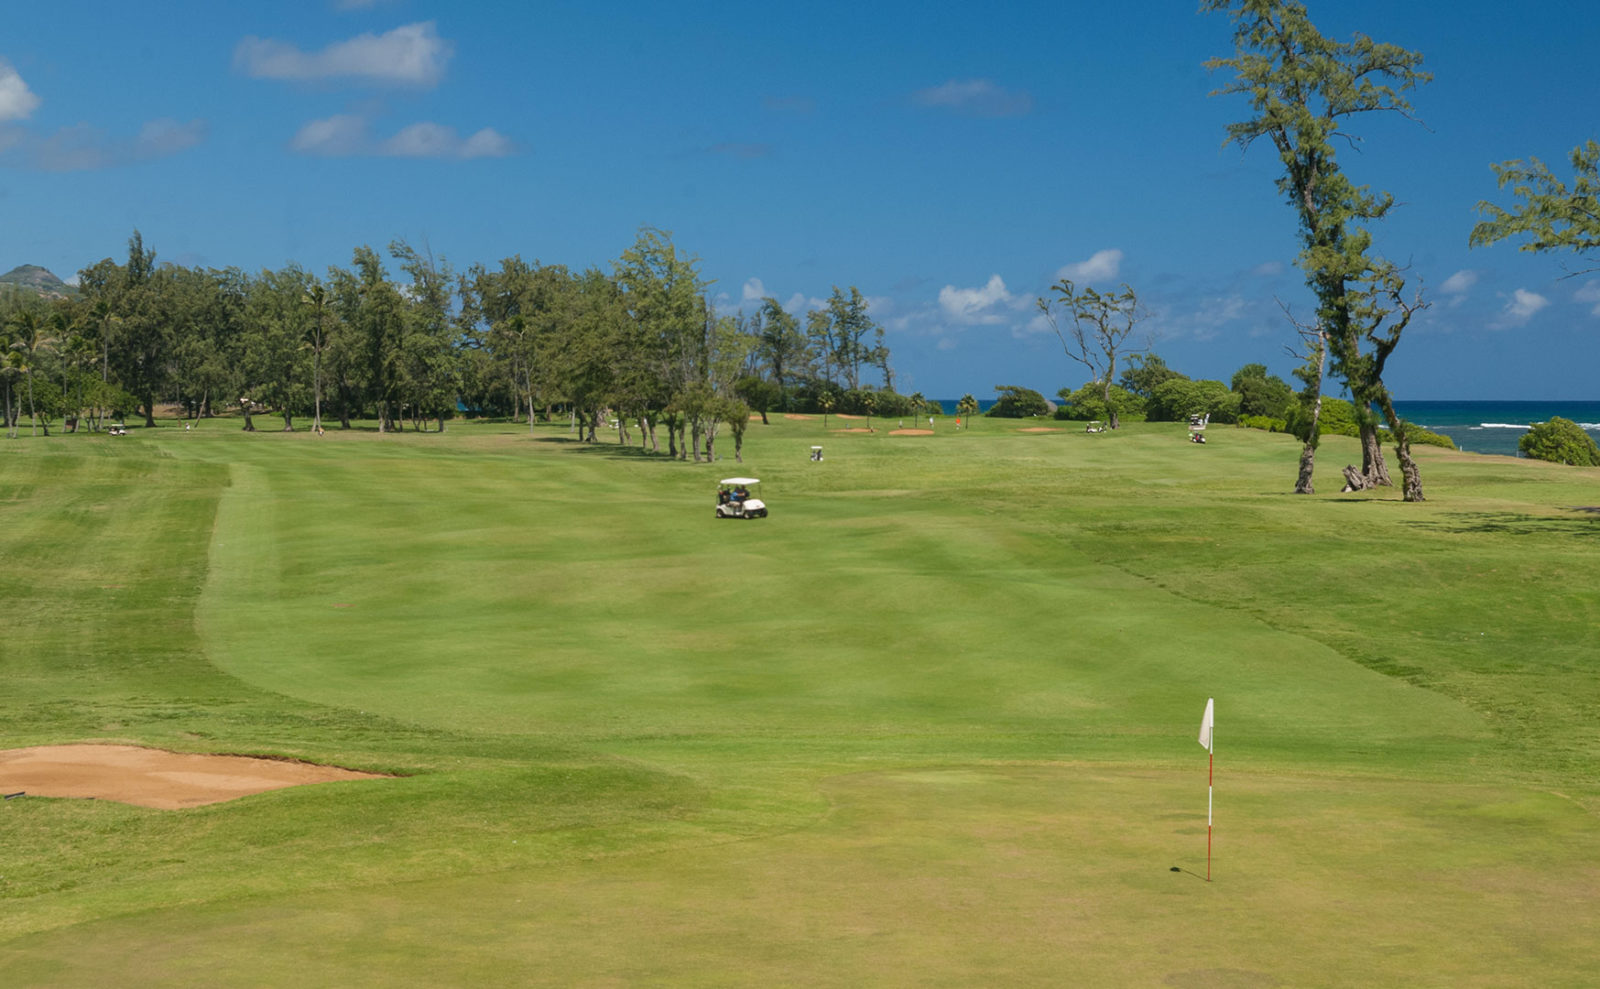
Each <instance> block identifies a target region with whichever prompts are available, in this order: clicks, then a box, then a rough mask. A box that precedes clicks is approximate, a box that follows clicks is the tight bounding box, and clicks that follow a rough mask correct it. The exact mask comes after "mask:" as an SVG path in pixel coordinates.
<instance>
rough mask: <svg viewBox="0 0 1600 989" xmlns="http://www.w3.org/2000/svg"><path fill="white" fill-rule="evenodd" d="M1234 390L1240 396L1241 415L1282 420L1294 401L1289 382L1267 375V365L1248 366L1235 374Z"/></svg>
mask: <svg viewBox="0 0 1600 989" xmlns="http://www.w3.org/2000/svg"><path fill="white" fill-rule="evenodd" d="M1232 390H1233V391H1234V392H1236V393H1238V395H1239V412H1240V414H1241V415H1251V416H1267V417H1269V418H1273V419H1281V418H1282V417H1283V414H1284V412H1285V411H1286V410H1287V409H1288V408H1289V403H1290V402H1292V401H1294V392H1293V390H1291V389H1290V388H1289V385H1288V382H1286V381H1284V380H1283V379H1282V378H1280V377H1278V376H1277V375H1275V374H1273V375H1269V374H1267V367H1266V365H1265V364H1246V365H1245V366H1244V367H1242V368H1240V369H1239V370H1238V371H1237V372H1235V373H1234V376H1233V383H1232Z"/></svg>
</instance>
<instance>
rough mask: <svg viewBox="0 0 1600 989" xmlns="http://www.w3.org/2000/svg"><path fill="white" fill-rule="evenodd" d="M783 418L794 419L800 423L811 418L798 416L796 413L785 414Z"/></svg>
mask: <svg viewBox="0 0 1600 989" xmlns="http://www.w3.org/2000/svg"><path fill="white" fill-rule="evenodd" d="M783 417H784V418H785V419H796V420H799V421H801V422H804V421H806V420H809V419H811V418H812V417H811V416H803V415H800V414H799V413H798V412H785V413H784V414H783Z"/></svg>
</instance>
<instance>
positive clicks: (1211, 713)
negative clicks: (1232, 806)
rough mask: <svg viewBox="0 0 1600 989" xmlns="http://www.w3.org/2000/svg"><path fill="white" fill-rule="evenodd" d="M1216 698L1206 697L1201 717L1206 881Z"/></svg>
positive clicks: (1209, 844) (1215, 764)
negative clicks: (1204, 775)
mask: <svg viewBox="0 0 1600 989" xmlns="http://www.w3.org/2000/svg"><path fill="white" fill-rule="evenodd" d="M1215 706H1216V698H1214V697H1213V698H1207V699H1206V713H1205V714H1204V715H1203V716H1202V717H1201V718H1200V739H1199V741H1200V744H1201V745H1203V746H1205V748H1206V882H1210V881H1211V806H1212V797H1211V795H1212V792H1213V791H1212V787H1211V783H1212V779H1213V777H1214V774H1215V771H1216V766H1217V749H1216V745H1215V739H1213V738H1212V735H1213V734H1214V732H1213V721H1214V718H1215Z"/></svg>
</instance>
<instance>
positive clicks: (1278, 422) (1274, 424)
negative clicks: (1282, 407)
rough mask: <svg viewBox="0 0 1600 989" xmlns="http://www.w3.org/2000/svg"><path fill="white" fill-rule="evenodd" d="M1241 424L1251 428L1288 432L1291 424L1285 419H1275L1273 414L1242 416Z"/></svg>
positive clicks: (1270, 431)
mask: <svg viewBox="0 0 1600 989" xmlns="http://www.w3.org/2000/svg"><path fill="white" fill-rule="evenodd" d="M1239 425H1241V426H1246V427H1248V428H1250V429H1265V430H1266V431H1267V432H1269V433H1287V432H1288V431H1289V424H1288V423H1287V422H1286V421H1285V420H1283V419H1274V418H1272V417H1271V416H1240V417H1239Z"/></svg>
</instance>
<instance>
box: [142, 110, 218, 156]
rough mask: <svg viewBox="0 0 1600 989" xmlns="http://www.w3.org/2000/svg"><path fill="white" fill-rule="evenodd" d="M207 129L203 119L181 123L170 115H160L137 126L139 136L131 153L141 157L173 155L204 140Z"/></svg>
mask: <svg viewBox="0 0 1600 989" xmlns="http://www.w3.org/2000/svg"><path fill="white" fill-rule="evenodd" d="M209 130H210V128H209V126H208V125H207V124H206V122H205V121H204V120H191V121H189V122H188V123H186V124H183V123H179V122H178V121H176V120H173V119H172V118H171V117H161V118H159V119H157V120H152V121H150V122H149V123H147V124H145V125H144V126H143V127H141V128H139V136H138V137H137V138H135V139H134V141H133V153H134V156H135V157H136V158H141V159H144V158H165V157H166V156H167V155H175V154H177V153H178V152H180V151H187V150H188V149H189V148H192V147H194V146H195V145H196V144H199V143H200V142H201V141H203V140H205V139H206V133H207V132H208V131H209Z"/></svg>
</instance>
